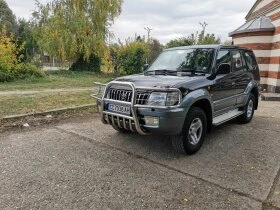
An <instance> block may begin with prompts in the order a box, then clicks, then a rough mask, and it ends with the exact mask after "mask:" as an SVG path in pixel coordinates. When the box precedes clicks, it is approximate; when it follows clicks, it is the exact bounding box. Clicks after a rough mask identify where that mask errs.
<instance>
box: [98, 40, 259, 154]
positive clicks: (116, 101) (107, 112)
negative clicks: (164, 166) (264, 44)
mask: <svg viewBox="0 0 280 210" xmlns="http://www.w3.org/2000/svg"><path fill="white" fill-rule="evenodd" d="M259 80H260V75H259V68H258V65H257V62H256V58H255V56H254V54H253V52H252V51H251V50H248V49H245V48H240V47H237V46H220V45H207V46H190V47H179V48H172V49H167V50H164V51H163V52H162V53H161V54H160V55H159V57H158V58H157V59H156V60H155V61H154V62H153V63H152V64H151V65H150V66H147V65H145V71H144V73H141V74H136V75H131V76H125V77H121V78H117V79H116V80H114V81H112V82H110V83H108V84H106V85H101V84H99V85H100V88H99V90H100V91H99V93H98V94H100V95H99V97H98V94H94V95H93V97H94V98H97V99H98V105H99V108H100V113H101V119H102V122H103V123H104V124H109V125H111V126H113V128H114V129H116V130H117V131H119V132H131V131H132V132H137V133H139V134H141V135H147V134H160V135H170V136H171V140H172V145H173V147H174V149H175V150H176V151H178V152H183V153H187V154H194V153H196V152H197V151H198V150H199V149H200V147H201V146H202V144H203V141H204V139H205V136H206V134H207V132H209V131H210V130H211V127H212V125H214V126H217V125H220V124H222V123H224V122H227V121H229V120H231V119H234V118H237V119H238V121H239V122H241V123H249V122H250V121H251V120H252V118H253V115H254V111H255V110H256V109H257V108H258V99H259V87H258V85H259ZM102 87H103V88H102Z"/></svg>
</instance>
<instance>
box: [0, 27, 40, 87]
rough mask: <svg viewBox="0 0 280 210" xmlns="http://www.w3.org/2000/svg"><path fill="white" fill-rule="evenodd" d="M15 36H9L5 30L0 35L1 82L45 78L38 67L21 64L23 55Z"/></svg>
mask: <svg viewBox="0 0 280 210" xmlns="http://www.w3.org/2000/svg"><path fill="white" fill-rule="evenodd" d="M20 50H21V47H20V48H19V49H18V48H17V46H16V41H15V40H14V38H13V36H7V35H6V31H5V28H4V29H3V30H2V32H1V33H0V82H10V81H13V80H16V79H26V78H34V77H43V76H44V75H45V73H44V72H43V71H41V70H39V69H38V68H37V67H36V66H34V65H31V64H28V63H23V62H20V59H21V55H19V51H20Z"/></svg>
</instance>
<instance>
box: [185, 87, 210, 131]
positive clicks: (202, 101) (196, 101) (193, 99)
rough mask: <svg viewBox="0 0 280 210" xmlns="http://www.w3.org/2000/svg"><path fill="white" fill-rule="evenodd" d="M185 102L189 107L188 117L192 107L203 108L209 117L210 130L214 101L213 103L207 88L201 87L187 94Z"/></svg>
mask: <svg viewBox="0 0 280 210" xmlns="http://www.w3.org/2000/svg"><path fill="white" fill-rule="evenodd" d="M183 104H184V105H185V107H187V112H186V117H187V114H188V112H189V110H190V109H191V108H192V107H199V108H201V109H202V110H203V111H204V113H205V115H206V118H207V130H208V131H209V132H210V131H211V127H212V122H213V112H214V108H213V103H211V96H210V94H209V92H208V91H207V90H204V89H199V90H197V91H193V92H191V93H189V94H188V95H186V96H185V98H184V99H183Z"/></svg>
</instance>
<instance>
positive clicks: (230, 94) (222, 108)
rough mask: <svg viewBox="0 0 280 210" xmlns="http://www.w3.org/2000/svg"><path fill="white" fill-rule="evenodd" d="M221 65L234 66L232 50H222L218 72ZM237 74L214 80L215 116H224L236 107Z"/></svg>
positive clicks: (218, 59) (220, 76)
mask: <svg viewBox="0 0 280 210" xmlns="http://www.w3.org/2000/svg"><path fill="white" fill-rule="evenodd" d="M221 64H229V65H230V66H232V54H231V50H228V49H221V50H220V51H219V52H218V55H217V61H216V70H217V69H218V68H219V66H220V65H221ZM235 76H236V75H235V74H234V73H233V72H230V73H228V74H220V75H217V77H216V78H215V80H214V83H213V86H212V88H211V90H212V91H211V94H212V99H213V101H214V111H215V115H219V114H222V113H224V112H226V111H228V110H230V109H232V108H233V107H234V106H235V103H236V89H235V80H236V78H235Z"/></svg>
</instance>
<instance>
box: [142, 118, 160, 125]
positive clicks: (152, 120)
mask: <svg viewBox="0 0 280 210" xmlns="http://www.w3.org/2000/svg"><path fill="white" fill-rule="evenodd" d="M145 124H146V125H148V126H159V117H150V116H145Z"/></svg>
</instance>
